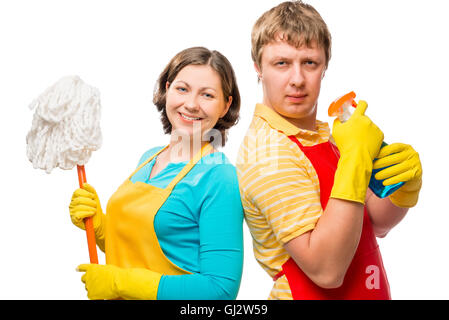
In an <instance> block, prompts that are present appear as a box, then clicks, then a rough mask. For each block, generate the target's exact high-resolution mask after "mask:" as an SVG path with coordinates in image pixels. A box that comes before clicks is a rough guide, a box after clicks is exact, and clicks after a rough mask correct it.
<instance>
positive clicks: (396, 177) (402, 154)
mask: <svg viewBox="0 0 449 320" xmlns="http://www.w3.org/2000/svg"><path fill="white" fill-rule="evenodd" d="M377 158H378V160H376V161H375V162H374V169H380V168H385V167H388V168H385V169H384V170H381V171H379V172H378V173H376V175H375V178H376V179H378V180H383V179H386V180H385V181H384V182H383V184H384V185H385V186H389V185H392V184H395V183H399V182H405V184H404V185H403V186H402V187H401V188H399V189H398V190H396V191H395V192H394V193H392V194H391V195H390V200H391V202H393V204H395V205H396V206H398V207H403V208H411V207H413V206H415V205H416V203H417V202H418V196H419V191H420V189H421V185H422V166H421V160H420V159H419V154H418V152H416V151H415V150H414V149H413V148H412V146H410V145H408V144H403V143H392V144H389V145H387V146H385V147H383V148H382V149H381V150H380V152H379V154H378V156H377Z"/></svg>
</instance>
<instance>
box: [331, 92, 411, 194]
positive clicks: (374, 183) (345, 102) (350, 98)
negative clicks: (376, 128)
mask: <svg viewBox="0 0 449 320" xmlns="http://www.w3.org/2000/svg"><path fill="white" fill-rule="evenodd" d="M355 96H356V94H355V93H354V92H353V91H351V92H350V93H348V94H345V95H344V96H342V97H340V98H338V99H336V100H335V101H334V102H332V103H331V105H330V106H329V110H328V114H329V116H330V117H335V116H337V117H338V119H339V120H340V122H341V123H343V122H345V121H347V120H348V119H349V118H350V117H351V114H352V113H351V107H354V108H355V107H357V103H356V102H355V101H354V99H355ZM386 145H387V144H386V143H385V142H382V146H381V149H382V148H383V147H384V146H386ZM374 160H376V159H374ZM383 169H385V168H379V169H373V171H372V173H371V179H370V182H369V187H370V189H371V190H372V191H373V192H374V193H375V194H376V195H377V196H378V197H379V198H385V197H387V196H389V195H390V194H392V193H393V192H395V191H396V190H397V189H399V188H400V187H401V186H402V185H403V184H404V182H399V183H396V184H393V185H390V186H384V185H383V184H382V182H383V181H384V180H377V179H376V178H375V177H374V175H375V174H376V173H377V172H379V171H381V170H383Z"/></svg>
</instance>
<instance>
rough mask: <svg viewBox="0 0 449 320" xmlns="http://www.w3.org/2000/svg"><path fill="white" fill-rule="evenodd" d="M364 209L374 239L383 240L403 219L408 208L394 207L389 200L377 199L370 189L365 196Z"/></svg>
mask: <svg viewBox="0 0 449 320" xmlns="http://www.w3.org/2000/svg"><path fill="white" fill-rule="evenodd" d="M366 207H367V210H368V214H369V217H370V218H371V223H372V225H373V229H374V234H375V235H376V237H379V238H384V237H385V236H386V235H387V234H388V232H390V230H391V229H393V228H394V227H395V226H396V225H397V224H398V223H399V222H401V221H402V219H404V217H405V215H406V214H407V212H408V208H401V207H397V206H395V205H394V204H393V203H392V202H391V200H390V198H388V197H387V198H383V199H381V198H379V197H377V196H376V195H375V194H374V193H373V192H372V191H371V190H370V189H368V192H367V195H366Z"/></svg>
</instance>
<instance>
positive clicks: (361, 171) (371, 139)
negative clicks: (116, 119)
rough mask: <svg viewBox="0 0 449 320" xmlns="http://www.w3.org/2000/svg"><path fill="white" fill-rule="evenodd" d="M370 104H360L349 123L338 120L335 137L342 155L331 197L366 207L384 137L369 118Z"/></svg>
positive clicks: (334, 130) (336, 121) (334, 129)
mask: <svg viewBox="0 0 449 320" xmlns="http://www.w3.org/2000/svg"><path fill="white" fill-rule="evenodd" d="M367 107H368V104H367V103H366V102H365V101H363V100H360V101H359V103H358V105H357V108H356V109H355V111H354V113H353V114H352V116H351V117H350V118H349V120H348V121H346V122H344V123H341V122H340V120H338V118H337V119H335V121H334V125H333V128H332V136H333V137H334V140H335V143H336V144H337V147H338V149H339V151H340V160H339V161H338V167H337V171H336V172H335V177H334V186H333V188H332V192H331V197H332V198H338V199H344V200H350V201H356V202H360V203H362V204H364V203H365V197H366V189H367V188H368V183H369V180H370V177H371V172H372V170H373V160H374V158H376V156H377V154H378V153H379V149H380V147H381V145H382V141H383V138H384V134H383V133H382V131H381V130H380V129H379V128H378V127H377V126H376V125H375V124H374V123H373V122H372V121H371V119H370V118H368V117H367V116H365V111H366V108H367Z"/></svg>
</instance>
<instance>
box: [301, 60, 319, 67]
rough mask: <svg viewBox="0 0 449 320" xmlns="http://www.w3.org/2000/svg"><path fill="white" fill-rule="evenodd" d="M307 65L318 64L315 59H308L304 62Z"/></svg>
mask: <svg viewBox="0 0 449 320" xmlns="http://www.w3.org/2000/svg"><path fill="white" fill-rule="evenodd" d="M304 63H305V64H306V65H308V66H314V65H316V64H317V63H316V62H315V61H313V60H307V61H305V62H304Z"/></svg>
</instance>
